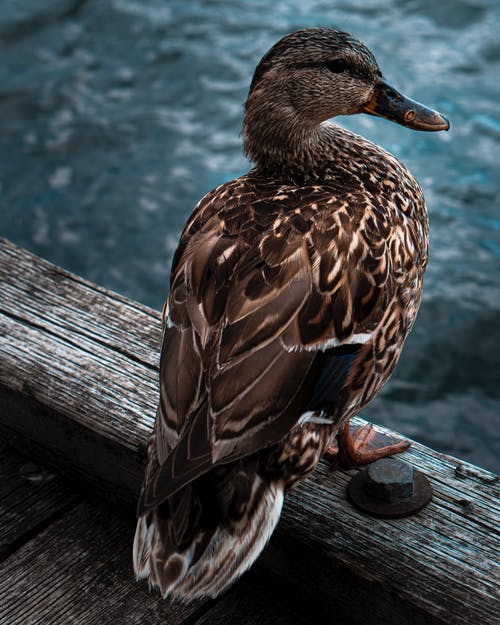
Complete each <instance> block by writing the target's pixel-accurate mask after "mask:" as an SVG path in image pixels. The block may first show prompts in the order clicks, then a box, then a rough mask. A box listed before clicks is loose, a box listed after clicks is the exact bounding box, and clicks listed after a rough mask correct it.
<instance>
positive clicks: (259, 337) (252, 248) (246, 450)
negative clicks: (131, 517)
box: [139, 217, 380, 511]
mask: <svg viewBox="0 0 500 625" xmlns="http://www.w3.org/2000/svg"><path fill="white" fill-rule="evenodd" d="M331 234H332V233H328V232H325V233H323V235H324V237H325V240H327V239H328V237H331ZM330 240H331V239H330ZM313 247H314V246H312V245H311V238H310V237H306V236H304V232H301V231H300V230H299V231H295V230H294V229H293V228H290V229H287V231H286V236H278V235H277V234H276V233H275V232H274V231H273V230H272V229H267V234H266V235H265V236H262V235H260V236H259V233H258V232H257V231H256V232H255V239H254V240H252V237H248V236H247V237H246V238H244V237H241V236H233V235H231V234H230V233H228V232H227V230H226V229H224V227H223V224H222V222H221V220H220V219H218V218H217V217H214V218H213V219H212V220H211V221H209V223H208V224H204V226H203V227H202V228H201V229H200V230H198V231H196V232H194V233H192V232H190V231H189V227H188V228H186V230H185V233H184V235H183V237H182V239H181V243H180V246H179V250H178V252H177V255H176V259H175V260H174V266H173V271H172V286H171V291H170V294H169V298H168V304H167V307H166V309H165V314H164V318H165V329H164V342H163V350H162V358H161V367H160V382H161V386H160V407H159V414H158V418H157V422H156V426H155V435H154V438H153V439H152V440H153V443H152V444H153V445H154V447H155V449H154V450H153V453H151V451H150V458H153V461H152V462H151V460H150V467H149V471H148V473H147V478H146V481H145V484H144V486H143V491H142V496H141V501H140V506H139V509H140V510H142V511H145V510H147V509H150V508H152V507H154V506H157V505H159V504H160V503H161V502H162V501H164V500H165V499H167V498H168V497H170V496H171V495H173V494H174V493H175V492H176V491H177V490H179V489H180V488H182V487H183V486H184V485H186V484H188V483H189V482H190V481H192V480H193V479H195V478H197V477H198V476H200V475H202V474H203V473H205V472H206V471H208V470H209V469H210V468H212V467H213V466H214V465H217V464H225V463H228V462H231V461H234V460H237V459H238V458H241V457H244V456H246V455H248V454H250V453H252V452H255V451H257V450H259V449H262V448H263V447H266V446H268V445H271V444H273V443H276V442H278V441H279V440H281V439H282V438H283V437H284V436H285V435H286V434H287V433H288V432H289V431H290V429H291V428H292V427H293V426H294V425H295V424H296V422H297V420H298V419H299V417H300V416H301V414H303V413H304V412H305V411H306V410H307V409H308V406H309V405H311V406H314V409H316V407H320V406H319V403H321V402H320V400H319V395H318V393H321V394H322V395H324V396H326V393H327V392H328V389H327V388H326V386H328V387H329V388H331V390H332V391H335V390H336V389H337V388H338V387H339V385H340V382H343V381H344V379H345V377H346V375H347V373H348V371H347V369H346V367H347V364H349V365H350V364H352V358H346V357H345V355H346V354H345V352H346V348H345V340H346V339H348V337H349V336H350V335H353V336H356V335H360V334H362V333H363V332H364V331H365V330H366V329H367V328H369V327H373V324H374V320H373V315H372V314H371V313H373V310H374V307H375V304H376V302H377V301H379V295H380V288H379V287H378V286H377V285H376V284H375V281H374V280H373V279H371V281H370V280H368V279H364V277H363V275H362V274H363V271H364V270H361V269H359V267H360V265H359V262H358V261H359V258H358V257H357V258H356V259H355V266H356V267H357V269H355V270H354V269H352V268H351V267H350V265H349V260H348V256H349V254H348V250H346V251H345V254H344V253H342V254H341V253H340V252H339V251H338V250H337V251H332V255H331V257H330V256H328V254H326V253H324V254H323V255H322V256H321V258H320V256H319V255H318V252H317V250H315V249H312V248H313ZM341 257H342V258H343V261H342V262H338V261H339V258H341ZM323 283H324V284H323ZM322 286H324V287H325V288H324V289H323V288H322ZM342 341H344V343H343V347H342V349H340V351H339V352H338V353H336V350H338V349H339V347H338V346H339V344H340V343H341V342H342ZM327 362H328V364H327ZM321 372H323V375H321V376H319V374H320V373H321ZM325 372H327V375H326V377H325ZM318 376H319V377H318ZM316 380H320V381H321V385H320V386H318V387H316V393H315V381H316ZM318 402H319V403H318Z"/></svg>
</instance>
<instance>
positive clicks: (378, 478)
mask: <svg viewBox="0 0 500 625" xmlns="http://www.w3.org/2000/svg"><path fill="white" fill-rule="evenodd" d="M413 485H414V473H413V467H412V466H411V465H409V464H408V463H406V462H404V461H403V460H399V458H382V459H380V460H377V461H376V462H373V463H372V464H370V465H368V467H367V469H366V475H365V483H364V485H363V490H364V491H365V493H366V494H367V495H368V496H369V497H371V498H373V499H376V500H378V501H381V502H382V501H383V502H387V503H398V502H401V501H404V500H405V499H408V498H409V497H411V496H412V495H413Z"/></svg>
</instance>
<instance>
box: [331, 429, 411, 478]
mask: <svg viewBox="0 0 500 625" xmlns="http://www.w3.org/2000/svg"><path fill="white" fill-rule="evenodd" d="M336 439H337V440H336V442H334V443H332V444H330V445H329V446H328V447H327V449H326V451H325V458H327V460H329V461H331V462H332V463H333V464H334V466H340V467H342V468H343V469H352V468H354V467H357V466H359V465H361V464H369V463H370V462H375V460H379V459H380V458H387V456H393V455H394V454H399V453H401V452H403V451H406V450H407V449H408V448H409V447H410V445H411V443H410V442H409V441H405V440H401V441H395V439H393V438H391V437H390V436H387V435H386V434H381V433H380V432H377V431H376V430H375V428H374V427H373V425H371V424H370V423H367V424H366V425H363V426H362V427H360V428H358V429H357V430H354V431H353V432H352V433H351V430H350V428H349V421H347V423H346V424H345V425H344V426H343V427H342V429H340V430H339V432H338V434H337V436H336Z"/></svg>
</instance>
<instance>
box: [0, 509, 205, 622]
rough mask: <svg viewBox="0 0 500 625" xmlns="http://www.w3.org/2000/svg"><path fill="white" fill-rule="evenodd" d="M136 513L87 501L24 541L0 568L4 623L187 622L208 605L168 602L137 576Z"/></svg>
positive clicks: (1, 619)
mask: <svg viewBox="0 0 500 625" xmlns="http://www.w3.org/2000/svg"><path fill="white" fill-rule="evenodd" d="M133 531H134V527H133V523H132V522H131V520H130V519H126V518H123V516H121V515H119V514H117V513H113V512H112V511H111V510H110V509H109V508H108V507H107V506H105V505H103V504H99V503H98V502H92V503H89V502H84V503H82V504H80V505H79V506H78V507H77V508H75V509H74V510H72V511H71V512H69V513H67V514H66V515H64V516H63V517H62V518H61V519H59V520H58V521H56V522H55V523H53V524H52V525H51V526H50V527H48V528H47V529H46V530H45V531H44V532H42V533H41V534H39V535H38V536H37V537H36V538H35V539H33V540H31V541H30V542H29V543H27V544H26V545H24V547H22V548H21V549H20V550H19V551H17V552H16V553H15V554H14V555H13V556H11V557H10V558H9V559H8V560H6V562H5V563H4V564H3V566H2V570H1V572H0V596H1V597H2V601H1V602H0V625H41V624H42V623H43V624H49V623H50V625H67V624H68V623H71V624H74V625H79V624H82V625H107V624H109V625H111V624H113V625H116V624H118V623H119V624H120V625H122V624H123V625H139V624H142V623H148V625H160V624H164V623H168V624H169V625H180V624H181V623H184V622H185V621H186V619H187V618H188V617H190V616H193V615H195V614H196V613H197V612H199V611H200V610H201V611H202V612H203V613H204V612H205V609H204V607H203V606H202V605H201V604H197V605H193V606H190V607H186V606H179V605H171V604H170V605H169V604H168V603H166V602H165V601H161V600H159V598H158V596H157V595H153V594H149V593H148V591H147V586H146V585H145V584H138V583H136V581H135V579H134V576H133V572H132V566H131V562H130V552H131V549H130V545H131V540H132V538H133Z"/></svg>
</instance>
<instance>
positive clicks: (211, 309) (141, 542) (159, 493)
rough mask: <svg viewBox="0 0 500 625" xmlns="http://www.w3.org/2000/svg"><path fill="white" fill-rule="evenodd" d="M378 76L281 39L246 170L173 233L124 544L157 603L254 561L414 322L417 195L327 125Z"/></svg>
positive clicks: (328, 36)
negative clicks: (131, 531)
mask: <svg viewBox="0 0 500 625" xmlns="http://www.w3.org/2000/svg"><path fill="white" fill-rule="evenodd" d="M339 58H341V59H342V63H343V65H342V64H341V65H339V62H338V59H339ZM346 64H347V65H346ZM344 65H346V67H347V69H345V68H344V69H342V68H343V67H344ZM325 68H326V69H325ZM339 68H340V69H341V71H338V70H339ZM380 76H381V74H380V70H379V68H378V66H377V64H376V61H375V59H374V58H373V56H372V55H371V53H370V52H369V51H368V50H367V49H366V48H365V47H364V46H363V45H362V44H361V43H360V42H358V41H357V40H355V39H354V38H352V37H351V36H350V35H347V34H345V33H339V32H337V31H333V30H328V29H311V30H306V31H301V32H299V33H295V34H292V35H291V36H289V37H287V38H284V39H283V40H282V41H281V42H279V43H278V44H277V45H276V46H275V47H274V48H273V49H272V50H271V51H270V52H269V53H268V54H267V55H266V56H265V57H264V58H263V60H262V61H261V63H260V64H259V66H258V68H257V70H256V73H255V76H254V80H253V82H252V87H251V90H250V94H249V98H248V100H247V105H246V115H245V122H244V133H245V149H246V151H247V153H248V154H249V156H250V157H251V159H252V160H253V161H254V162H255V163H256V166H255V168H254V169H252V170H251V171H250V172H249V173H248V174H246V175H244V176H242V177H240V178H238V179H236V180H233V181H231V182H228V183H226V184H223V185H222V186H220V187H218V188H217V189H215V190H214V191H212V192H210V193H209V194H208V195H206V196H205V197H204V198H203V199H202V200H201V201H200V203H199V204H198V206H197V207H196V209H195V211H194V213H193V215H192V216H191V218H190V219H189V221H188V223H187V225H186V227H185V229H184V231H183V233H182V236H181V240H180V243H179V247H178V249H177V252H176V255H175V258H174V262H173V266H172V274H171V288H170V294H169V296H168V300H167V304H166V307H165V310H164V342H163V350H162V358H161V368H160V405H159V408H158V416H157V420H156V425H155V430H154V433H153V435H152V437H151V442H150V445H149V450H148V452H149V462H148V468H147V471H146V477H145V482H144V486H143V491H142V495H141V501H140V505H139V515H140V517H139V522H138V528H137V533H136V540H135V544H134V566H135V570H136V573H137V575H138V576H139V577H146V578H148V579H149V581H150V583H151V584H153V585H155V586H158V587H159V588H160V590H161V592H162V594H163V595H164V596H167V595H170V596H172V597H175V598H179V599H183V600H191V599H195V598H197V597H200V596H215V595H217V594H218V593H219V592H221V591H223V590H224V589H225V588H226V587H227V586H228V585H229V584H230V583H231V582H232V581H234V580H235V579H236V578H237V577H238V575H240V574H241V573H242V572H244V570H246V569H247V568H248V567H249V566H251V564H252V562H253V561H254V560H255V558H256V557H257V556H258V554H259V553H260V551H261V550H262V548H263V547H264V545H265V543H266V541H267V540H268V538H269V536H270V535H271V533H272V531H273V529H274V527H275V525H276V523H277V521H278V518H279V514H280V511H281V505H282V500H283V494H284V493H286V492H287V491H288V490H289V489H290V488H291V487H292V486H294V485H295V484H296V483H297V482H299V481H300V480H302V479H304V477H306V476H307V475H308V474H309V473H310V472H311V471H312V470H313V469H314V467H315V466H316V464H317V462H318V460H319V458H320V456H321V454H322V453H323V451H324V449H325V447H326V445H327V444H328V441H329V440H330V439H331V438H332V436H334V435H335V434H336V433H337V432H338V430H339V428H341V427H342V426H343V425H344V424H345V423H346V422H347V420H348V419H349V418H350V417H351V416H353V415H355V414H356V413H357V412H359V411H360V410H361V408H363V406H365V405H366V404H367V403H368V402H369V401H370V400H371V399H373V397H374V396H375V395H376V394H377V393H378V391H379V390H380V389H381V388H382V386H383V385H384V384H385V382H386V381H387V379H388V378H389V376H390V374H391V373H392V371H393V369H394V366H395V364H396V362H397V359H398V357H399V354H400V352H401V349H402V346H403V343H404V340H405V338H406V336H407V334H408V332H409V331H410V329H411V327H412V324H413V322H414V320H415V316H416V313H417V309H418V306H419V302H420V296H421V290H422V278H423V274H424V270H425V267H426V264H427V254H428V250H427V217H426V210H425V204H424V199H423V196H422V192H421V190H420V187H419V186H418V184H417V182H416V181H415V180H414V178H413V177H412V176H411V174H410V173H409V172H408V170H407V169H406V168H405V167H404V166H403V165H402V164H401V163H399V162H398V161H397V160H396V159H395V158H394V157H393V156H391V155H390V154H388V153H387V152H385V151H384V150H382V149H381V148H380V147H378V146H376V145H374V144H373V143H371V142H369V141H367V140H366V139H364V138H363V137H360V136H357V135H354V134H352V133H350V132H348V131H346V130H344V129H343V128H341V127H340V126H338V125H336V124H333V123H330V122H325V121H324V120H325V119H327V118H328V117H332V116H333V115H335V114H339V113H357V112H361V110H362V107H363V106H364V105H365V103H366V102H367V101H368V100H370V97H372V95H373V91H374V85H375V84H376V83H377V81H378V80H379V78H380ZM377 114H378V113H377Z"/></svg>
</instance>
